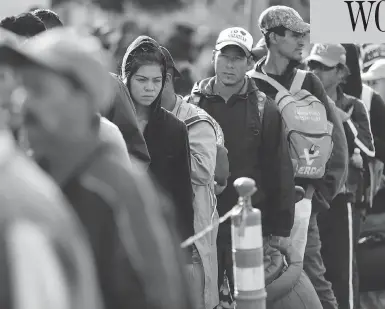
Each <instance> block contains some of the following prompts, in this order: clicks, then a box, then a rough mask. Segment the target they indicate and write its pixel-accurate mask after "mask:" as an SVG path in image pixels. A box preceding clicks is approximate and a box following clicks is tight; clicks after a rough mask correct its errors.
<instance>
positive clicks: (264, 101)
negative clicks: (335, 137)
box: [189, 27, 295, 293]
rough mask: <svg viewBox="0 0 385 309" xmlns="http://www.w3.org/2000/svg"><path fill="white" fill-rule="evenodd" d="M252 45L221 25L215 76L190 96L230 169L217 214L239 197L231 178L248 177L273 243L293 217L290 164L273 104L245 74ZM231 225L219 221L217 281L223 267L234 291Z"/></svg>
mask: <svg viewBox="0 0 385 309" xmlns="http://www.w3.org/2000/svg"><path fill="white" fill-rule="evenodd" d="M252 47H253V38H252V36H251V35H250V33H248V32H247V31H246V30H245V29H243V28H239V27H234V28H228V29H225V30H223V31H222V32H221V33H220V34H219V36H218V40H217V43H216V45H215V50H214V52H213V60H212V62H213V64H214V68H215V76H213V77H210V78H207V79H204V80H202V81H199V82H197V83H196V84H195V86H194V89H193V90H192V93H191V96H190V98H189V102H190V103H193V104H196V105H198V106H200V107H201V108H203V109H204V110H205V111H206V112H207V113H209V114H210V115H211V116H212V117H213V118H214V119H215V120H216V121H217V122H218V123H219V125H220V126H221V128H222V130H223V134H224V140H225V147H226V148H227V149H228V158H229V163H230V173H231V175H230V177H229V179H228V184H229V185H228V186H227V187H226V189H225V190H224V191H223V192H222V193H221V194H220V195H219V196H218V212H219V215H224V214H225V213H226V212H227V211H229V210H230V209H231V208H232V207H233V206H234V204H235V203H236V201H237V199H238V196H237V193H236V191H235V189H234V187H233V185H232V184H233V182H234V180H235V179H237V178H238V177H244V176H248V177H251V178H253V179H254V180H255V181H256V184H257V188H258V191H257V192H256V194H255V195H253V200H252V203H253V206H254V207H257V208H259V209H260V210H261V212H262V217H263V220H262V222H263V231H264V234H265V236H268V235H269V236H271V237H270V238H269V241H270V242H271V243H272V244H273V243H274V244H276V243H280V244H281V245H283V246H286V245H288V236H289V235H290V230H291V228H292V226H293V217H294V199H295V197H294V196H295V192H294V183H293V168H292V164H291V160H290V157H289V153H288V146H287V142H286V139H285V137H284V135H283V124H282V119H281V116H280V113H279V111H278V109H277V106H276V104H275V103H274V102H273V101H272V100H271V99H269V98H267V97H266V95H265V94H264V93H262V92H261V91H259V89H258V88H257V87H256V85H255V83H254V81H253V80H252V79H250V78H249V77H248V76H246V72H247V71H248V70H249V69H250V68H251V66H252V59H251V58H252V57H251V50H252ZM262 119H263V121H262ZM230 226H231V225H230V222H226V223H223V224H221V225H220V226H219V232H218V238H217V247H218V285H219V287H220V286H221V285H222V282H223V278H224V274H223V273H224V270H226V274H227V276H228V277H229V282H230V288H231V292H232V293H233V287H234V285H233V276H232V265H231V262H232V259H231V233H230V231H231V229H230Z"/></svg>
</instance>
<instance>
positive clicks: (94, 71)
mask: <svg viewBox="0 0 385 309" xmlns="http://www.w3.org/2000/svg"><path fill="white" fill-rule="evenodd" d="M0 63H8V64H10V65H11V66H14V67H22V66H26V65H29V64H34V65H37V66H38V67H42V68H47V69H49V70H52V71H53V72H56V73H57V74H59V75H63V76H67V77H70V78H72V79H74V80H75V81H76V82H77V83H78V84H79V85H80V87H81V88H82V90H84V91H85V92H86V93H88V94H89V95H90V97H91V100H92V103H93V105H94V107H95V109H97V110H98V111H103V110H106V109H107V108H108V105H109V104H111V101H112V96H113V91H114V85H113V80H112V78H111V75H110V73H109V69H110V68H111V63H112V62H111V59H110V57H109V56H108V55H107V54H106V53H105V52H104V50H103V47H102V46H101V44H100V42H99V40H98V39H97V38H95V37H93V36H91V35H83V34H80V33H79V32H76V31H75V30H73V29H69V28H68V29H66V28H53V29H51V30H47V31H45V32H42V33H40V34H38V35H36V36H34V37H32V38H30V39H29V40H27V41H26V42H25V43H24V44H22V45H20V44H19V45H17V46H15V45H11V44H8V43H6V42H5V43H0Z"/></svg>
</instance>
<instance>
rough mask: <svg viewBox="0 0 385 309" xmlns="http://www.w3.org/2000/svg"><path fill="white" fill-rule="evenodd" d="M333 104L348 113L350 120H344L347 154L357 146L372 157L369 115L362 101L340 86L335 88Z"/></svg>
mask: <svg viewBox="0 0 385 309" xmlns="http://www.w3.org/2000/svg"><path fill="white" fill-rule="evenodd" d="M335 104H336V105H337V107H338V108H340V109H341V110H343V111H344V112H345V113H347V114H348V115H350V117H349V119H351V122H348V121H345V122H344V128H345V133H346V135H347V142H348V149H349V156H351V155H352V154H353V151H354V148H359V149H360V150H361V153H363V154H364V155H366V156H368V157H374V154H375V149H374V143H373V136H372V131H371V127H370V121H369V115H368V112H367V111H366V108H365V105H364V103H363V102H362V101H360V100H359V99H357V98H355V97H353V96H350V95H347V94H345V93H344V92H343V91H342V88H340V87H339V88H338V89H337V100H336V101H335ZM352 125H354V127H352Z"/></svg>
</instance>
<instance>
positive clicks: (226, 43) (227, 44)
mask: <svg viewBox="0 0 385 309" xmlns="http://www.w3.org/2000/svg"><path fill="white" fill-rule="evenodd" d="M231 45H233V46H238V47H240V48H242V50H243V51H244V52H245V54H246V55H247V56H248V55H250V54H251V51H249V50H248V49H247V48H246V46H244V45H242V44H239V43H237V42H233V41H227V42H226V41H225V42H221V43H219V44H216V45H215V48H216V49H217V50H221V49H222V48H224V47H226V46H231Z"/></svg>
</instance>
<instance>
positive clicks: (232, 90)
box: [213, 78, 245, 102]
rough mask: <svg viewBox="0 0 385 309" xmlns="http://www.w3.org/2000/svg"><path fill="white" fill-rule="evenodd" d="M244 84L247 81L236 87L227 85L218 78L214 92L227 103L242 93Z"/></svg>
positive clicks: (237, 84)
mask: <svg viewBox="0 0 385 309" xmlns="http://www.w3.org/2000/svg"><path fill="white" fill-rule="evenodd" d="M244 84H245V79H243V80H242V81H240V82H239V83H236V84H235V85H225V84H223V83H222V82H221V81H220V80H219V79H218V78H215V81H214V86H213V91H214V93H215V94H217V95H219V96H221V97H222V98H223V99H224V100H225V101H226V102H227V101H228V100H229V99H230V98H231V96H232V95H233V94H237V93H239V92H240V91H241V89H242V87H243V85H244Z"/></svg>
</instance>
